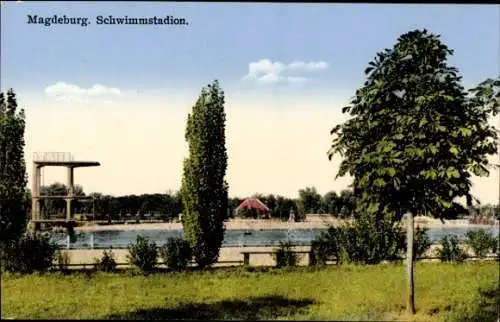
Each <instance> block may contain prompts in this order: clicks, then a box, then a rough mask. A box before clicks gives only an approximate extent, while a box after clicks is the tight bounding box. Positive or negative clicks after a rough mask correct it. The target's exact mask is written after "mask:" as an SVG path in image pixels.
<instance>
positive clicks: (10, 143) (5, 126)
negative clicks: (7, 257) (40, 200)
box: [0, 89, 28, 246]
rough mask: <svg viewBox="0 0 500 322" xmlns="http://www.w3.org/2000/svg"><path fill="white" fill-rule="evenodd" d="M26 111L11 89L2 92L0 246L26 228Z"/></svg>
mask: <svg viewBox="0 0 500 322" xmlns="http://www.w3.org/2000/svg"><path fill="white" fill-rule="evenodd" d="M24 130H25V114H24V109H21V110H19V111H18V110H17V99H16V95H15V94H14V91H13V90H12V89H10V90H8V91H7V93H4V92H1V93H0V232H1V233H0V236H1V237H0V244H2V245H3V246H6V245H7V244H9V243H11V242H16V241H17V240H19V238H20V237H21V236H22V234H23V232H24V231H25V229H26V224H27V219H28V213H27V207H26V196H27V195H26V183H27V178H26V163H25V160H24Z"/></svg>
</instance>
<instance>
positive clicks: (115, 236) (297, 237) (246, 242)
mask: <svg viewBox="0 0 500 322" xmlns="http://www.w3.org/2000/svg"><path fill="white" fill-rule="evenodd" d="M469 229H470V230H475V229H478V228H431V229H429V230H428V232H427V233H428V234H429V237H430V238H431V240H432V241H433V242H437V241H438V240H439V239H440V238H441V237H443V236H444V235H446V234H453V235H456V236H458V237H464V235H465V233H466V232H467V230H469ZM488 230H489V231H490V232H491V233H493V234H494V235H495V236H497V235H498V228H489V229H488ZM322 231H325V229H294V230H287V229H265V230H252V231H250V234H249V233H248V232H249V231H246V230H227V231H226V232H225V235H224V241H223V243H222V246H223V247H241V246H275V245H279V243H280V241H286V240H287V239H289V240H290V241H291V242H292V243H293V244H295V245H310V244H311V241H312V240H313V239H314V238H316V237H317V236H318V235H319V234H320V233H321V232H322ZM52 235H53V238H54V239H55V241H56V242H57V243H58V244H59V245H61V246H65V247H67V244H68V240H67V235H66V234H65V233H52ZM138 235H142V236H144V237H147V238H149V239H150V240H152V241H155V242H156V243H157V244H158V245H163V244H164V243H165V242H166V241H167V239H168V238H169V237H182V236H183V231H182V229H179V230H161V229H158V230H145V229H138V230H126V231H124V230H110V231H98V232H76V233H75V237H74V239H73V240H71V241H70V245H69V248H71V249H90V248H92V246H91V245H92V244H93V248H97V249H104V248H126V247H127V245H128V244H129V243H131V242H134V241H135V239H136V237H137V236H138Z"/></svg>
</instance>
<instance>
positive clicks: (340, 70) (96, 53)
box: [1, 2, 500, 90]
mask: <svg viewBox="0 0 500 322" xmlns="http://www.w3.org/2000/svg"><path fill="white" fill-rule="evenodd" d="M27 14H37V15H39V16H52V15H54V14H58V15H64V14H65V15H67V16H76V17H79V16H81V17H89V18H90V20H91V22H92V23H93V24H91V25H90V26H88V27H80V26H65V25H62V26H61V25H55V26H51V27H44V26H40V25H29V24H27V23H26V20H27V18H26V15H27ZM499 14H500V11H499V10H498V6H489V5H478V6H472V5H397V4H390V5H389V4H388V5H384V4H380V5H377V4H364V5H363V4H351V5H346V4H309V5H306V4H276V3H274V4H244V3H211V4H207V3H197V4H195V3H188V4H183V3H161V2H152V3H134V2H124V3H118V2H103V3H92V4H89V3H86V2H79V3H76V2H73V3H69V2H68V3H64V2H53V3H50V2H44V3H29V2H23V3H7V4H6V5H4V7H3V8H2V58H1V64H2V65H1V67H2V83H3V85H2V86H4V85H7V84H8V86H12V87H15V88H18V89H19V90H24V89H26V90H36V89H39V88H41V87H43V86H47V85H49V84H51V83H55V82H56V81H60V80H64V81H65V82H69V83H78V85H79V86H83V87H85V86H91V85H92V84H94V83H95V82H96V81H98V82H100V83H102V84H110V85H112V86H115V87H119V88H139V87H140V88H150V89H153V88H176V87H181V88H185V87H195V88H199V87H200V86H202V85H204V84H206V83H208V82H209V81H210V80H212V79H213V78H219V79H221V82H223V83H225V84H227V86H228V87H231V86H233V85H234V86H236V84H237V83H238V84H239V80H240V79H241V77H242V76H243V75H245V73H247V72H248V64H249V63H250V62H252V61H257V60H259V59H262V58H268V59H270V60H271V61H281V62H291V61H294V60H300V61H326V62H328V63H329V64H330V66H331V67H330V68H329V70H328V71H326V72H325V73H322V74H321V75H320V76H318V77H320V81H318V82H317V83H316V86H321V87H324V88H325V89H327V88H330V89H332V88H337V89H340V88H342V89H344V88H345V89H347V90H353V89H354V88H355V87H356V86H358V85H360V84H361V82H362V81H363V75H362V71H363V70H364V68H365V66H366V64H367V63H368V61H369V60H370V59H371V58H372V57H373V56H374V55H375V53H376V52H377V51H380V50H382V49H383V48H386V47H389V46H392V45H393V44H394V43H395V41H396V39H397V37H398V36H399V35H400V34H402V33H404V32H406V31H409V30H411V29H414V28H427V29H428V30H430V31H432V32H435V33H439V34H441V35H442V37H443V40H444V41H445V43H446V44H448V46H450V47H451V48H453V49H454V50H455V51H456V56H455V57H453V58H452V62H453V63H454V64H456V66H457V67H458V68H459V69H460V71H461V72H462V74H463V76H464V82H466V83H472V84H473V83H477V82H479V81H481V80H482V79H484V78H486V77H489V76H495V75H498V74H499V70H500V67H499V57H500V49H499V29H500V26H499ZM97 15H104V16H106V15H113V16H116V17H119V16H124V15H128V16H131V17H139V16H153V15H158V16H163V15H173V16H178V17H185V18H186V19H187V20H188V21H189V23H190V24H189V26H177V27H175V26H170V27H166V26H116V25H115V26H102V25H101V26H98V25H96V24H95V21H94V19H95V17H96V16H97Z"/></svg>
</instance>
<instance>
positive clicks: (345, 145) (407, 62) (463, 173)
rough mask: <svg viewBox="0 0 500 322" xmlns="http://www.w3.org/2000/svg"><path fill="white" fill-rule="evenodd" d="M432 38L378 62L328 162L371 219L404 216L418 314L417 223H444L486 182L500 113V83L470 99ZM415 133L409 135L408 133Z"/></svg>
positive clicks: (407, 38) (411, 37)
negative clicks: (336, 160) (417, 219)
mask: <svg viewBox="0 0 500 322" xmlns="http://www.w3.org/2000/svg"><path fill="white" fill-rule="evenodd" d="M452 54H453V51H452V50H450V49H449V48H448V47H447V46H446V45H445V44H443V43H442V42H441V40H440V39H439V36H438V35H434V34H431V33H428V32H427V30H423V31H421V30H415V31H410V32H408V33H406V34H403V35H402V36H400V37H399V39H398V41H397V43H396V44H395V45H394V47H393V48H391V49H385V50H384V51H382V52H379V53H378V54H377V57H376V58H375V60H374V61H371V62H370V63H369V66H368V68H367V69H366V70H365V74H366V76H367V81H366V82H365V83H364V86H363V87H361V88H360V89H358V90H357V91H356V95H355V96H354V98H353V99H352V100H351V102H350V105H349V106H347V107H344V108H343V113H349V114H350V115H351V118H350V119H349V120H348V121H346V122H345V123H344V124H341V125H338V126H336V127H334V128H333V129H332V131H331V134H333V135H335V138H334V140H333V143H332V148H331V150H330V151H329V153H328V155H329V158H330V159H331V158H332V156H333V155H334V154H336V153H339V154H340V155H341V156H343V158H344V160H343V161H342V163H341V165H340V168H339V172H338V174H337V177H339V176H344V175H346V174H349V175H350V176H351V177H353V178H354V180H353V184H352V185H353V187H354V194H355V195H356V197H357V200H358V202H357V206H358V207H360V209H361V208H362V209H366V210H367V211H368V212H371V213H392V214H394V217H395V219H401V217H402V215H403V214H407V216H408V217H407V224H408V225H407V227H408V233H407V238H408V239H407V275H408V302H407V309H408V310H409V311H410V312H411V313H414V312H415V305H414V289H413V254H412V253H413V236H414V220H413V218H414V216H416V215H425V214H427V215H433V216H438V217H442V216H443V213H445V210H446V209H449V208H450V207H452V206H453V205H454V204H455V205H457V206H458V203H456V202H454V201H455V200H456V198H458V197H466V199H467V203H468V204H472V199H473V197H472V196H471V194H470V188H471V181H470V177H471V172H472V174H475V175H479V176H487V175H488V174H489V171H488V159H487V156H488V155H492V154H495V153H496V142H498V134H497V131H496V130H495V129H494V127H493V126H490V125H489V124H488V118H489V117H490V115H496V114H497V113H498V112H499V100H498V97H499V94H498V88H499V85H500V80H491V79H489V80H487V81H485V82H483V83H481V84H480V85H479V86H478V87H477V88H475V89H473V90H471V94H472V95H469V96H468V95H467V93H466V92H465V90H464V89H463V87H462V86H461V85H460V81H461V77H460V76H458V70H457V69H456V68H454V67H451V66H449V65H448V63H447V57H448V56H450V55H452ZM410 129H411V130H410Z"/></svg>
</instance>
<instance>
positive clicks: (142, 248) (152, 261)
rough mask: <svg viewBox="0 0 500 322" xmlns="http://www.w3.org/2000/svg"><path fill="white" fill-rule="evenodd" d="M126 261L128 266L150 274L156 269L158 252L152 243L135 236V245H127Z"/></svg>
mask: <svg viewBox="0 0 500 322" xmlns="http://www.w3.org/2000/svg"><path fill="white" fill-rule="evenodd" d="M127 248H128V251H129V254H128V260H129V262H130V264H132V265H134V266H136V267H137V268H139V269H140V270H141V271H142V272H151V271H153V270H154V269H155V268H156V260H157V258H158V250H157V247H156V244H155V243H154V242H150V241H149V240H148V239H147V238H145V237H142V236H140V235H139V236H137V240H136V242H135V244H132V243H130V244H129V245H128V247H127Z"/></svg>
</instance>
